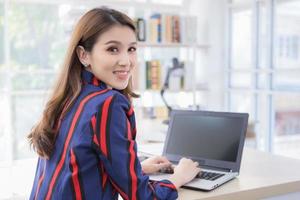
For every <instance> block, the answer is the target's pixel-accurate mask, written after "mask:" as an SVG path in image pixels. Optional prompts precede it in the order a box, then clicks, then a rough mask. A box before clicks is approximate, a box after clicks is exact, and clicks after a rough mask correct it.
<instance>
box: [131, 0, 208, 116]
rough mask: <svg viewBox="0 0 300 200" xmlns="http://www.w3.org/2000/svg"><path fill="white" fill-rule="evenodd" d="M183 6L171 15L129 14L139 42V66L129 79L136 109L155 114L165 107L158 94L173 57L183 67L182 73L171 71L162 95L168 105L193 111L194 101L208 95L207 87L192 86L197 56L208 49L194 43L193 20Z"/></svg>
mask: <svg viewBox="0 0 300 200" xmlns="http://www.w3.org/2000/svg"><path fill="white" fill-rule="evenodd" d="M148 3H149V2H148ZM184 4H185V3H184V2H183V4H182V6H178V7H177V11H172V12H168V11H161V10H154V9H150V8H149V9H147V8H145V12H143V13H142V14H140V15H139V12H138V10H136V11H133V13H134V14H135V15H134V17H133V18H134V19H135V22H136V26H137V38H138V40H139V42H138V54H139V55H138V63H139V65H138V67H137V69H136V72H134V75H133V77H134V78H133V79H134V85H135V87H134V89H135V91H136V92H137V93H138V94H141V100H137V101H136V107H140V108H142V109H145V108H146V109H150V110H151V109H153V110H154V111H155V109H156V108H158V109H159V110H160V109H161V108H162V107H164V106H165V105H164V103H163V101H162V98H161V96H160V90H161V88H162V86H163V84H164V81H165V78H166V74H167V71H168V69H169V68H171V67H172V66H173V65H172V58H174V57H175V58H177V59H178V60H179V62H180V63H183V65H184V70H183V72H181V73H180V72H175V71H174V73H173V74H172V76H171V77H170V82H169V89H168V90H166V92H165V98H166V99H167V101H168V103H169V104H170V105H171V106H172V107H173V108H180V109H186V108H189V109H195V108H196V107H197V106H198V102H197V99H199V98H198V97H199V96H203V93H206V92H207V91H208V89H207V87H206V86H207V84H205V83H204V84H202V86H199V85H196V80H197V73H196V68H197V67H198V66H199V64H198V63H197V55H198V52H207V51H208V49H209V48H210V46H209V44H199V43H198V42H197V16H196V15H191V14H190V13H189V11H188V9H189V6H188V5H184ZM140 13H141V12H140ZM191 30H192V31H191ZM157 65H158V67H157ZM200 67H201V66H200ZM149 69H150V70H149ZM149 74H150V75H149ZM153 74H154V75H153ZM149 81H150V84H149ZM151 82H152V83H151ZM153 82H154V84H153ZM182 105H183V106H182Z"/></svg>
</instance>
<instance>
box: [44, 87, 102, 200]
mask: <svg viewBox="0 0 300 200" xmlns="http://www.w3.org/2000/svg"><path fill="white" fill-rule="evenodd" d="M106 91H108V89H105V90H101V91H98V92H94V93H92V94H89V95H88V96H86V97H85V98H84V99H83V100H82V101H81V102H80V104H79V107H78V109H77V110H76V113H75V115H74V117H73V119H72V123H71V126H70V129H69V132H68V135H67V139H66V142H65V145H64V149H63V154H62V157H61V159H60V161H59V163H58V165H57V166H56V169H55V171H54V174H53V176H52V178H51V181H50V185H49V189H48V192H47V195H46V200H50V199H51V196H52V190H53V187H54V184H55V182H56V179H57V177H58V174H59V172H60V171H61V169H62V167H63V165H64V162H65V159H66V154H67V149H68V146H69V143H70V141H71V138H72V135H73V133H74V128H75V125H76V123H77V120H78V117H79V116H80V113H81V111H82V109H83V107H84V105H85V104H86V103H87V101H88V100H90V99H91V98H93V97H95V96H97V95H99V94H102V93H104V92H106Z"/></svg>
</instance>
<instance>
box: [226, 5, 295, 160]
mask: <svg viewBox="0 0 300 200" xmlns="http://www.w3.org/2000/svg"><path fill="white" fill-rule="evenodd" d="M228 5H229V7H228V9H229V49H230V50H231V51H230V52H231V54H230V55H229V59H228V60H229V63H228V64H229V65H228V69H229V70H228V71H229V73H228V92H227V94H228V104H227V105H228V107H229V110H231V111H238V112H241V111H246V112H249V113H250V116H252V117H250V121H249V122H250V123H251V122H254V124H255V125H256V128H255V130H256V133H255V134H256V137H257V138H256V139H257V140H256V142H257V145H256V146H257V147H258V148H260V149H265V150H269V151H273V152H274V153H277V154H284V155H286V156H292V157H296V158H300V157H299V155H300V153H299V151H298V152H297V146H299V145H300V120H299V119H300V104H299V102H300V101H299V100H300V96H299V92H300V79H299V77H300V28H299V27H300V14H299V13H300V2H299V1H296V0H290V1H280V0H273V1H272V0H262V1H254V0H253V1H251V4H241V3H240V2H239V1H233V2H232V1H229V4H228ZM292 152H293V153H292Z"/></svg>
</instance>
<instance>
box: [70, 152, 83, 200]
mask: <svg viewBox="0 0 300 200" xmlns="http://www.w3.org/2000/svg"><path fill="white" fill-rule="evenodd" d="M71 165H72V168H73V170H72V181H73V185H74V190H75V196H76V200H81V199H82V198H81V195H82V194H81V188H80V184H79V179H78V173H79V169H78V165H77V161H76V157H75V154H74V151H73V149H72V150H71Z"/></svg>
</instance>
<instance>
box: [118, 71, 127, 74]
mask: <svg viewBox="0 0 300 200" xmlns="http://www.w3.org/2000/svg"><path fill="white" fill-rule="evenodd" d="M115 73H117V74H128V72H126V71H116V72H115Z"/></svg>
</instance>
